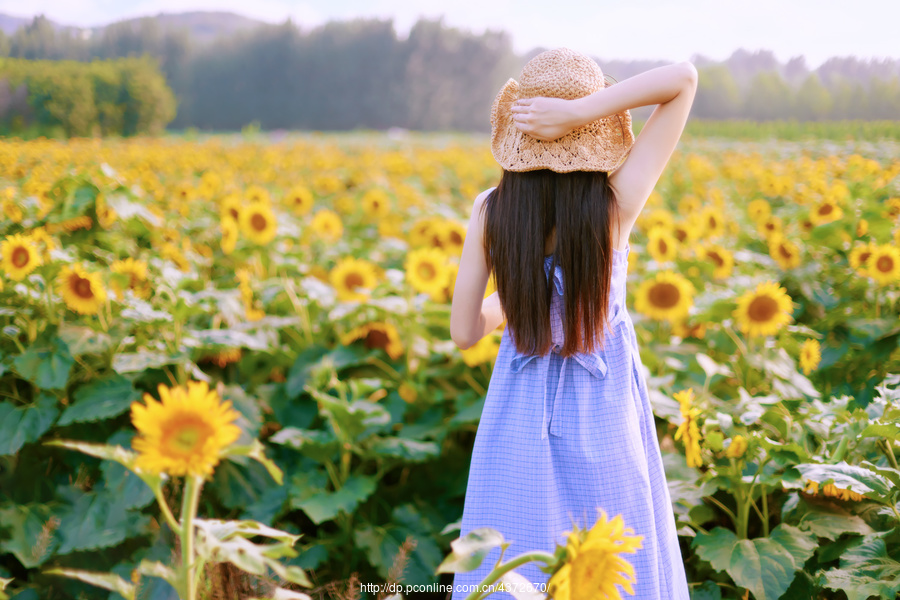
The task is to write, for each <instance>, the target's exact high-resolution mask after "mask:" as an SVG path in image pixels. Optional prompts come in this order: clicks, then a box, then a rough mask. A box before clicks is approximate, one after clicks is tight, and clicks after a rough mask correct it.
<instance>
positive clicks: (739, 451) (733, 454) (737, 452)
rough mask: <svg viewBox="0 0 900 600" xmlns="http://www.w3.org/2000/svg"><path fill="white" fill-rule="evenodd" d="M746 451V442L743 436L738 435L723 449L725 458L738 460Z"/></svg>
mask: <svg viewBox="0 0 900 600" xmlns="http://www.w3.org/2000/svg"><path fill="white" fill-rule="evenodd" d="M746 451H747V440H746V439H744V436H742V435H740V434H738V435H736V436H734V437H733V438H732V439H731V443H730V444H728V447H727V448H726V449H725V456H727V457H728V458H740V457H742V456H743V455H744V452H746Z"/></svg>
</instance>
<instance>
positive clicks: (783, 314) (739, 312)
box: [734, 281, 793, 337]
mask: <svg viewBox="0 0 900 600" xmlns="http://www.w3.org/2000/svg"><path fill="white" fill-rule="evenodd" d="M737 304H738V306H737V308H736V309H735V311H734V317H735V319H736V320H737V322H738V325H739V327H740V329H741V331H743V332H744V333H745V334H747V335H749V336H751V337H752V336H761V335H772V334H774V333H776V332H777V331H778V330H779V329H781V327H782V326H783V325H786V324H787V323H790V322H791V319H792V318H793V317H792V316H791V313H792V312H793V302H791V297H790V296H788V295H787V291H786V290H785V289H784V288H783V287H781V286H779V285H778V284H777V283H775V282H774V281H764V282H762V283H760V284H759V285H757V286H756V289H755V290H750V291H748V292H747V293H745V294H744V295H743V296H741V297H740V298H738V300H737Z"/></svg>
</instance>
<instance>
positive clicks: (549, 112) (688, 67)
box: [512, 62, 697, 223]
mask: <svg viewBox="0 0 900 600" xmlns="http://www.w3.org/2000/svg"><path fill="white" fill-rule="evenodd" d="M696 90H697V69H696V68H695V67H694V65H692V64H691V63H689V62H681V63H677V64H673V65H666V66H665V67H657V68H655V69H650V70H649V71H645V72H644V73H641V74H639V75H635V76H634V77H629V78H628V79H625V80H623V81H620V82H619V83H616V84H614V85H611V86H609V87H606V88H603V89H602V90H598V91H597V92H594V93H593V94H591V95H589V96H585V97H583V98H578V99H576V100H563V99H560V98H531V99H523V100H519V101H517V102H516V104H515V105H514V106H513V108H512V112H513V113H514V117H513V119H514V120H515V122H516V126H517V127H518V128H519V129H520V130H521V131H522V132H524V133H527V134H530V135H533V136H535V137H537V138H538V139H543V140H552V139H557V138H559V137H562V136H563V135H565V134H567V133H568V132H569V131H571V130H572V129H574V128H575V127H579V126H581V125H585V124H587V123H590V122H591V121H594V120H596V119H600V118H603V117H606V116H609V115H612V114H615V113H617V112H621V111H623V110H626V109H631V108H637V107H639V106H649V105H653V104H658V105H659V106H657V107H656V109H655V110H654V111H653V114H652V115H650V118H649V119H647V123H646V124H644V127H643V128H642V129H641V133H640V135H638V137H637V139H636V140H635V142H634V147H633V148H632V149H631V152H630V153H629V155H628V158H627V159H626V160H625V163H624V164H623V165H622V166H621V167H619V168H618V169H617V170H616V171H614V172H613V173H612V174H611V175H610V185H611V186H612V188H613V190H614V191H615V192H616V198H617V199H618V201H619V205H620V206H621V207H622V210H623V211H625V212H626V213H627V214H628V215H629V217H631V222H632V223H633V221H634V220H635V219H637V215H638V213H640V211H641V209H642V208H643V206H644V203H645V202H646V201H647V198H648V197H649V196H650V193H651V192H652V191H653V188H654V187H655V186H656V182H657V181H659V177H660V175H662V172H663V169H664V168H665V166H666V164H667V163H668V162H669V158H670V157H671V156H672V152H674V150H675V145H676V144H677V143H678V139H679V138H680V137H681V133H682V132H683V131H684V125H685V123H686V122H687V118H688V113H690V110H691V104H693V102H694V94H695V93H696Z"/></svg>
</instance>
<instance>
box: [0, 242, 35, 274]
mask: <svg viewBox="0 0 900 600" xmlns="http://www.w3.org/2000/svg"><path fill="white" fill-rule="evenodd" d="M35 242H36V240H35V239H34V237H32V236H30V235H22V234H21V233H16V234H13V235H11V236H8V237H7V238H6V239H5V240H3V243H2V244H0V256H2V263H0V264H2V266H3V270H4V271H6V274H7V275H8V276H9V278H10V279H12V280H13V281H22V280H23V279H25V278H26V277H27V276H28V274H29V273H31V272H32V271H34V270H35V269H36V268H37V267H39V266H40V265H41V264H43V262H44V261H43V259H42V258H41V255H40V253H39V252H38V247H37V245H36V243H35Z"/></svg>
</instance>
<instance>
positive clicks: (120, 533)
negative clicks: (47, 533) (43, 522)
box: [56, 492, 150, 554]
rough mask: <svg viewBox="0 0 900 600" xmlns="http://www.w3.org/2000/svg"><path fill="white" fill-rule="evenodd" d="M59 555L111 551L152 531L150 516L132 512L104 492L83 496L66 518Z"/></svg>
mask: <svg viewBox="0 0 900 600" xmlns="http://www.w3.org/2000/svg"><path fill="white" fill-rule="evenodd" d="M61 520H62V522H61V523H60V526H59V533H60V535H61V536H62V544H61V545H60V547H59V549H58V550H57V551H56V553H57V554H69V553H70V552H76V551H82V550H96V549H98V548H109V547H111V546H115V545H116V544H119V543H121V542H123V541H124V540H126V539H129V538H132V537H136V536H139V535H143V534H145V533H148V532H149V525H150V516H149V515H142V514H140V513H136V512H134V511H129V510H127V509H126V507H125V503H124V502H122V501H120V500H119V499H118V498H112V497H110V496H108V495H107V494H102V493H93V492H90V493H87V494H83V495H81V496H80V497H78V498H77V499H76V500H75V503H74V504H73V505H72V507H71V509H70V510H69V511H68V512H67V513H66V514H64V515H63V516H62V519H61Z"/></svg>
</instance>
